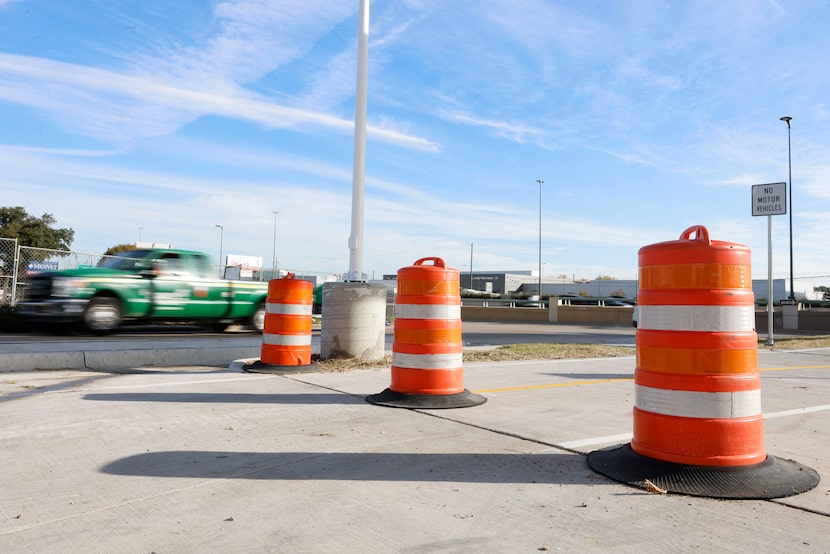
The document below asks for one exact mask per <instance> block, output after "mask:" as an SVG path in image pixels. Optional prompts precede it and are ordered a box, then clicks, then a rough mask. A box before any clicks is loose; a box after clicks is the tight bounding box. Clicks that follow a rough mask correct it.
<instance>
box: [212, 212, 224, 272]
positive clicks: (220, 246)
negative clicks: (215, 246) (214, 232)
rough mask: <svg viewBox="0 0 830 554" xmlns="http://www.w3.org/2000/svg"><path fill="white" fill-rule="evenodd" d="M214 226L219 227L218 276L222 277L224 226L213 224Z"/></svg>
mask: <svg viewBox="0 0 830 554" xmlns="http://www.w3.org/2000/svg"><path fill="white" fill-rule="evenodd" d="M214 227H219V277H220V278H221V277H224V273H225V272H224V271H223V269H224V267H223V264H222V239H223V238H224V236H225V228H224V227H222V226H221V225H214Z"/></svg>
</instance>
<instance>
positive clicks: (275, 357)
mask: <svg viewBox="0 0 830 554" xmlns="http://www.w3.org/2000/svg"><path fill="white" fill-rule="evenodd" d="M313 292H314V286H313V285H312V283H311V282H310V281H304V280H302V279H296V278H295V276H294V274H293V273H289V274H288V275H286V276H285V277H283V278H282V279H272V280H270V281H268V296H267V298H266V301H265V326H264V328H263V330H262V351H261V356H260V360H259V363H255V364H253V365H250V366H248V367H246V370H250V371H257V372H263V371H269V372H270V371H278V370H281V369H290V370H297V369H300V368H303V369H309V368H311V367H312V364H311V310H312V298H313Z"/></svg>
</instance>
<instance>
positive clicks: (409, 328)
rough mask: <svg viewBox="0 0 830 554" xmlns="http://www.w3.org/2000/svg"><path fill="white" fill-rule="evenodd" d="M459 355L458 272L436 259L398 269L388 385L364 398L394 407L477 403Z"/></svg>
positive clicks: (459, 297)
mask: <svg viewBox="0 0 830 554" xmlns="http://www.w3.org/2000/svg"><path fill="white" fill-rule="evenodd" d="M427 262H430V263H429V264H428V263H427ZM462 356H463V342H462V339H461V295H460V282H459V273H458V270H457V269H452V268H448V267H446V264H445V263H444V260H442V259H441V258H421V259H420V260H417V261H416V262H415V264H414V265H412V266H409V267H404V268H401V269H399V270H398V290H397V295H396V296H395V322H394V340H393V342H392V383H391V385H390V386H389V388H387V389H386V390H384V391H383V392H381V393H379V394H374V395H371V396H369V397H367V400H368V401H369V402H371V403H373V404H381V405H385V406H392V407H396V408H463V407H468V406H476V405H478V404H482V403H483V402H485V401H486V399H485V398H484V397H483V396H480V395H475V394H471V393H470V391H468V390H466V389H465V388H464V369H463V364H462Z"/></svg>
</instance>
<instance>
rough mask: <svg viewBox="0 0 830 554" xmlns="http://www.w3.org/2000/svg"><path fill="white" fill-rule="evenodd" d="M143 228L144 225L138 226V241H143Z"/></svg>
mask: <svg viewBox="0 0 830 554" xmlns="http://www.w3.org/2000/svg"><path fill="white" fill-rule="evenodd" d="M143 230H144V227H139V228H138V242H141V231H143Z"/></svg>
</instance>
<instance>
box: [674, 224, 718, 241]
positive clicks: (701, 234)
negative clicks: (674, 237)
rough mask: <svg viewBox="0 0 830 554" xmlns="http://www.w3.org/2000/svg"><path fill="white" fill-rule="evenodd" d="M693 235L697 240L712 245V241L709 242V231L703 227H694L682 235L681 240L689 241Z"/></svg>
mask: <svg viewBox="0 0 830 554" xmlns="http://www.w3.org/2000/svg"><path fill="white" fill-rule="evenodd" d="M692 235H695V240H698V241H700V242H704V243H706V244H711V241H710V240H709V230H708V229H707V228H706V227H704V226H703V225H692V226H691V227H689V228H688V229H686V230H685V231H683V232H682V233H680V240H689V238H690V237H691V236H692Z"/></svg>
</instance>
